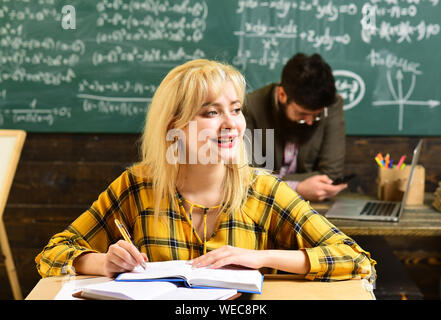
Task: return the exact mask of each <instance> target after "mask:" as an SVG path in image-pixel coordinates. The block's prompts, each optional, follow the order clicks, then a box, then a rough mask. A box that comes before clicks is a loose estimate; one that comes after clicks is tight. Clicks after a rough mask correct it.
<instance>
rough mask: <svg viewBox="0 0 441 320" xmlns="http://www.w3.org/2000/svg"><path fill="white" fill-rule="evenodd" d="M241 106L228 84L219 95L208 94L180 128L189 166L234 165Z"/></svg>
mask: <svg viewBox="0 0 441 320" xmlns="http://www.w3.org/2000/svg"><path fill="white" fill-rule="evenodd" d="M241 108H242V105H241V103H240V99H239V97H238V96H237V93H236V90H235V89H234V86H233V84H232V83H231V82H226V83H225V86H224V88H223V90H222V91H221V93H220V95H219V96H218V97H216V96H215V95H214V94H213V93H212V92H210V94H209V96H208V98H207V101H206V102H205V103H204V104H203V105H202V106H201V107H200V110H199V112H198V113H197V114H196V116H195V117H194V119H193V120H192V121H190V123H189V124H188V125H187V126H186V127H185V128H184V132H185V134H186V142H185V144H186V151H187V154H188V157H187V159H188V160H189V163H201V164H219V163H235V161H237V160H238V157H237V156H238V154H239V146H240V144H241V143H242V139H243V134H244V132H245V128H246V122H245V118H244V116H243V114H242V110H241Z"/></svg>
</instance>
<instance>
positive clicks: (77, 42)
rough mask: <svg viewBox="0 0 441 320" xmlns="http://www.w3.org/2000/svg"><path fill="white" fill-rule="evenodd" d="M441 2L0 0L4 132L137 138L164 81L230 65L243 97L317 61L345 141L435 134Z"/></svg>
mask: <svg viewBox="0 0 441 320" xmlns="http://www.w3.org/2000/svg"><path fill="white" fill-rule="evenodd" d="M440 17H441V4H439V0H418V1H416V0H395V1H393V0H388V1H386V0H384V1H381V0H375V1H374V0H372V1H354V0H353V1H343V0H340V1H338V0H335V1H331V0H326V1H325V0H324V1H321V0H311V1H303V0H302V1H287V0H273V1H271V0H269V1H264V0H259V1H258V0H222V1H220V0H176V1H174V0H161V1H160V0H95V1H80V0H70V1H60V0H32V1H30V0H0V128H18V129H24V130H27V131H31V132H32V131H35V132H140V131H141V130H142V127H143V122H144V118H145V113H146V112H148V105H149V102H150V99H151V97H152V96H153V93H154V91H155V89H156V87H157V86H158V84H159V83H160V81H161V79H162V78H163V77H164V76H165V75H166V74H167V72H168V71H169V70H170V69H172V68H173V67H174V66H176V65H179V64H182V63H183V62H185V61H187V60H189V59H193V58H209V59H217V60H221V61H224V62H228V63H231V64H233V65H234V66H236V67H237V68H238V69H239V70H241V71H242V72H243V73H244V75H245V76H246V78H247V82H248V88H247V90H249V91H250V90H254V89H257V88H259V87H261V86H263V85H265V84H267V83H269V82H277V81H279V78H280V72H281V69H282V67H283V65H284V63H285V62H286V61H287V59H289V58H290V57H291V56H292V55H293V54H294V53H296V52H306V53H313V52H318V53H320V54H321V55H322V56H323V57H324V58H325V60H327V62H328V63H329V64H330V65H331V67H332V68H333V70H334V74H335V78H336V85H337V89H338V91H339V92H340V94H341V95H342V96H343V97H344V99H345V118H346V132H347V134H348V135H441V106H440V101H441V73H440V69H441V55H440V54H439V53H440V51H441V30H440V23H441V21H440Z"/></svg>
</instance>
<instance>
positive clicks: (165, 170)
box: [36, 59, 376, 281]
mask: <svg viewBox="0 0 441 320" xmlns="http://www.w3.org/2000/svg"><path fill="white" fill-rule="evenodd" d="M244 93H245V80H244V78H243V76H242V75H241V74H240V73H239V72H238V71H237V70H235V69H234V68H233V67H231V66H229V65H227V64H222V63H219V62H216V61H209V60H203V59H201V60H194V61H189V62H187V63H185V64H183V65H181V66H178V67H176V68H174V69H173V70H171V71H170V73H169V74H168V75H167V76H166V77H165V78H164V80H163V81H162V82H161V84H160V86H159V87H158V89H157V91H156V93H155V95H154V97H153V99H152V103H151V105H150V108H149V111H148V115H147V119H146V125H145V130H144V133H143V136H142V148H141V154H142V159H141V161H140V162H139V163H137V164H135V165H134V166H132V167H131V168H129V169H127V170H126V171H124V172H123V173H122V174H121V176H120V177H118V178H117V179H116V180H115V181H113V182H112V183H111V184H110V186H109V187H108V188H107V190H105V191H104V192H103V193H101V194H100V196H99V197H98V199H97V200H96V201H95V202H94V203H93V204H92V206H91V207H90V208H89V209H88V210H87V211H86V212H84V213H83V214H82V215H81V216H80V217H78V218H77V219H76V220H75V221H74V222H73V223H72V224H71V225H70V226H68V227H67V229H66V230H65V231H63V232H61V233H59V234H56V235H54V236H53V237H52V238H51V239H50V241H49V243H48V245H47V246H46V247H45V248H44V249H43V251H42V252H41V253H40V254H39V255H38V256H37V257H36V263H37V269H38V271H39V273H40V275H41V276H43V277H46V276H53V275H59V274H62V273H63V272H75V273H78V274H94V275H105V276H114V275H115V274H116V273H120V272H125V271H131V270H133V268H135V267H136V266H137V265H139V264H141V263H142V262H143V261H164V260H177V259H181V260H193V265H194V266H200V267H202V266H207V265H211V266H212V267H213V268H219V267H221V266H224V265H228V264H235V265H242V266H245V267H250V268H256V269H261V268H265V269H266V268H270V269H273V270H282V271H286V272H292V273H297V274H303V275H305V277H306V278H307V279H311V280H314V279H318V280H325V281H329V280H342V279H350V278H370V279H374V278H375V269H374V266H375V263H376V262H375V261H374V260H372V259H371V257H370V254H369V253H368V252H367V251H365V250H363V249H362V248H361V247H360V246H359V245H358V244H357V243H355V241H353V240H352V239H351V238H349V237H348V236H346V235H345V234H344V233H342V232H341V231H340V230H338V229H337V228H336V227H335V226H334V225H332V224H331V223H330V222H329V221H328V220H326V218H324V217H323V216H322V215H320V214H318V213H317V212H316V211H315V210H314V209H313V208H311V206H310V205H309V203H308V202H305V201H304V200H303V199H302V198H301V197H300V196H299V195H298V194H297V193H296V192H295V191H294V190H292V189H291V188H290V187H289V186H288V185H287V184H286V183H285V182H283V181H281V180H280V179H278V178H277V177H275V176H273V175H271V174H269V173H267V172H264V171H262V170H257V169H254V168H252V167H250V166H248V164H247V163H248V162H247V159H246V156H245V155H246V152H245V148H244V143H243V136H244V131H245V128H246V124H245V119H244V116H243V115H242V112H241V107H242V103H243V97H244ZM170 130H174V131H173V134H170V132H171V131H170ZM170 150H171V151H170ZM173 154H174V155H177V156H176V158H173V156H172V157H171V158H172V159H174V160H172V161H171V160H170V155H173ZM207 158H209V159H210V161H206V160H207ZM178 160H179V161H178ZM190 160H192V161H190ZM115 218H117V219H119V220H120V221H122V222H123V223H124V224H125V225H126V226H127V227H128V229H129V232H130V233H131V234H132V235H133V239H134V245H132V244H130V243H129V242H126V241H124V240H121V239H120V233H119V232H118V229H117V228H116V226H115V224H114V219H115Z"/></svg>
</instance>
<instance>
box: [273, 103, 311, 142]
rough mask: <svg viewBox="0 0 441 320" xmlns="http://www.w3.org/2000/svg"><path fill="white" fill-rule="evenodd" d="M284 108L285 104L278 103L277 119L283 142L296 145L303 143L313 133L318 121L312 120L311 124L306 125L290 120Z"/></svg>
mask: <svg viewBox="0 0 441 320" xmlns="http://www.w3.org/2000/svg"><path fill="white" fill-rule="evenodd" d="M285 109H286V106H285V105H283V104H280V112H279V121H280V123H281V129H282V132H281V134H283V136H284V140H285V142H294V143H295V144H297V145H302V144H304V143H305V142H306V141H308V140H309V139H310V138H311V137H312V135H313V134H314V132H315V130H316V129H317V126H318V122H317V121H314V122H313V124H312V125H308V124H306V123H304V124H300V123H297V122H295V121H291V120H289V119H288V118H287V116H286V111H285ZM279 134H280V133H279Z"/></svg>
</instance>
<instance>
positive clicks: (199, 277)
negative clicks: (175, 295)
mask: <svg viewBox="0 0 441 320" xmlns="http://www.w3.org/2000/svg"><path fill="white" fill-rule="evenodd" d="M158 280H162V281H168V282H184V283H185V285H187V286H188V287H191V288H228V289H236V290H238V291H241V292H251V293H259V294H260V293H262V284H263V275H262V274H261V273H260V272H259V270H252V269H243V268H234V267H228V268H227V267H225V268H219V269H210V268H193V267H192V266H191V264H190V262H189V261H187V260H172V261H163V262H149V263H147V268H146V270H144V269H142V268H135V270H134V271H132V272H127V273H122V274H120V275H119V276H118V277H117V278H116V279H115V281H116V282H119V281H136V282H139V281H158Z"/></svg>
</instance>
